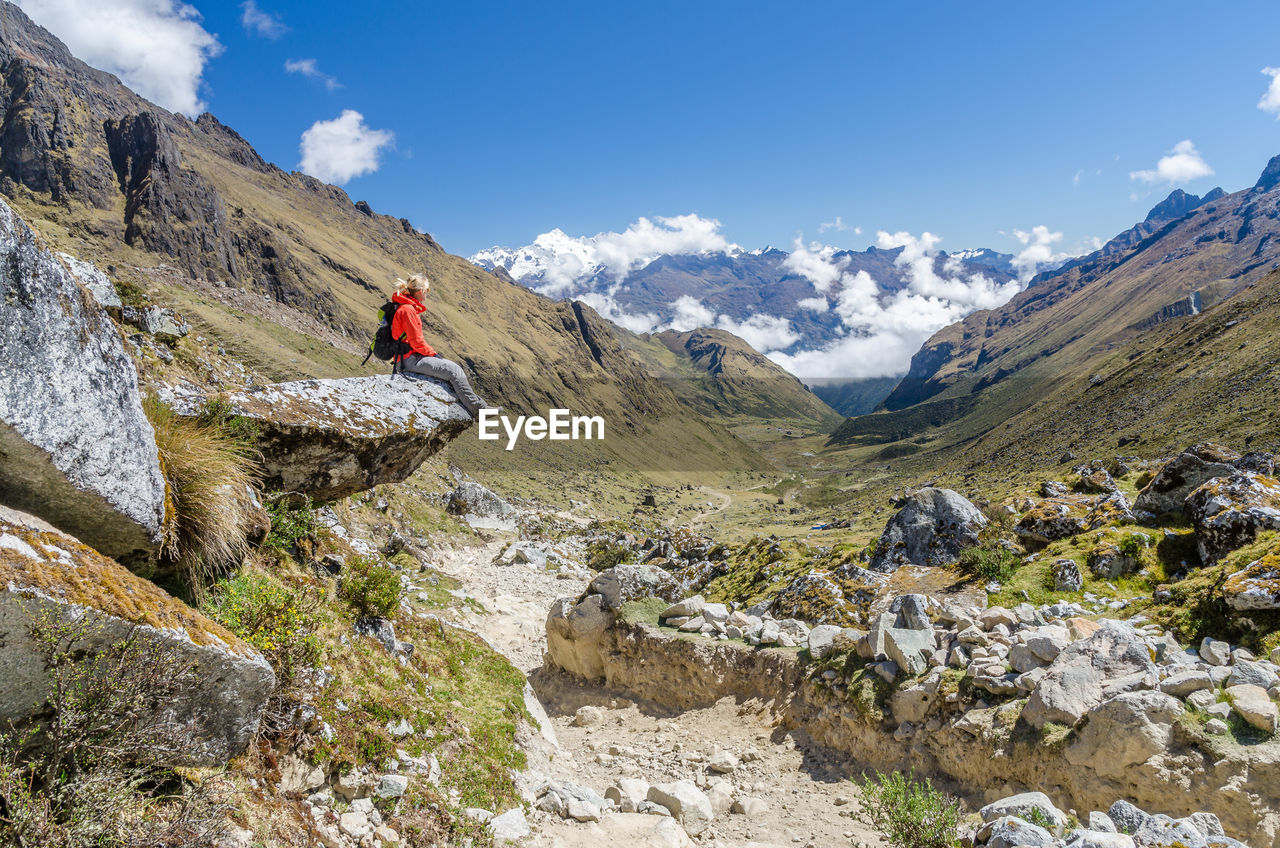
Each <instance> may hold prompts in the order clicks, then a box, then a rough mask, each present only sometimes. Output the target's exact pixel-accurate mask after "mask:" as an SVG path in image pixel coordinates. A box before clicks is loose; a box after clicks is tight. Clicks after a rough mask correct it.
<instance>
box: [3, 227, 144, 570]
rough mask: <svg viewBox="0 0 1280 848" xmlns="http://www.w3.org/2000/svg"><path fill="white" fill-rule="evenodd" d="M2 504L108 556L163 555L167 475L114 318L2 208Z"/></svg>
mask: <svg viewBox="0 0 1280 848" xmlns="http://www.w3.org/2000/svg"><path fill="white" fill-rule="evenodd" d="M0 258H2V259H3V261H0V362H3V363H4V366H3V367H0V457H3V461H0V503H4V504H7V505H8V506H11V507H13V508H15V509H19V510H23V511H24V512H28V513H31V514H34V515H38V516H40V517H41V518H43V519H45V520H46V521H48V522H49V523H51V524H53V525H54V526H56V527H59V528H61V529H62V530H65V531H67V532H68V533H71V534H72V535H74V536H75V537H76V538H78V539H80V540H82V541H83V542H84V543H85V544H87V545H90V546H92V547H94V548H96V549H97V550H99V551H101V552H102V553H104V554H106V555H108V556H111V557H115V558H116V559H118V560H120V561H122V562H125V563H134V562H141V561H143V560H145V559H147V558H148V557H149V556H150V555H151V554H153V553H154V552H155V551H156V550H157V549H158V548H159V543H160V535H161V527H162V524H163V521H164V478H163V476H162V475H161V473H160V459H159V455H158V453H157V451H156V444H155V433H154V432H153V431H152V429H151V424H150V423H149V422H148V421H147V417H146V415H144V414H143V412H142V403H141V399H140V397H139V394H138V375H137V372H136V371H135V370H134V366H133V361H132V360H131V359H130V358H129V355H128V354H127V353H126V352H125V348H124V342H123V341H122V340H121V338H120V333H119V332H118V331H117V329H116V327H115V325H114V324H113V323H112V322H111V319H110V318H109V317H107V315H106V313H105V312H104V311H103V309H102V307H101V306H100V305H99V304H98V302H97V301H96V300H95V299H94V297H93V296H92V295H91V294H90V293H89V292H88V291H87V290H86V289H85V288H84V287H82V286H81V285H80V284H79V283H77V281H76V278H75V276H74V275H73V274H72V273H71V271H70V270H68V268H67V266H66V265H65V264H63V262H62V261H61V260H59V259H58V258H57V257H55V256H53V254H51V253H50V252H49V251H48V250H46V249H45V248H44V247H43V246H42V245H41V243H40V241H39V239H38V238H37V237H36V235H35V234H34V233H32V231H31V230H30V229H29V228H28V227H27V225H26V224H24V223H23V222H22V220H21V219H20V218H19V217H18V216H17V215H16V214H14V212H13V210H12V209H10V208H9V207H8V206H7V205H5V204H4V203H3V202H0Z"/></svg>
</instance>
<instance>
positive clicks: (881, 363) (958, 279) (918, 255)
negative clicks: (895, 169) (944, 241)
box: [767, 230, 1053, 379]
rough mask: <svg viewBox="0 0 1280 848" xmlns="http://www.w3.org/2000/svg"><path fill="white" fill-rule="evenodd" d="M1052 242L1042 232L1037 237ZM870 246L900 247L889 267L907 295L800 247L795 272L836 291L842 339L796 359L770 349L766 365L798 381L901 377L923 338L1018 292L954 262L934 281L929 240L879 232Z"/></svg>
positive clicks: (1014, 285) (815, 247)
mask: <svg viewBox="0 0 1280 848" xmlns="http://www.w3.org/2000/svg"><path fill="white" fill-rule="evenodd" d="M1052 235H1053V234H1051V233H1048V232H1047V230H1046V235H1045V236H1043V237H1041V238H1042V239H1043V238H1049V237H1051V236H1052ZM1036 237H1037V236H1036V235H1035V231H1033V233H1032V234H1028V242H1031V241H1033V240H1035V239H1036ZM876 240H877V244H878V246H879V247H881V248H883V249H886V250H888V249H892V248H899V247H900V248H902V252H901V253H900V254H899V255H898V258H897V259H896V260H895V262H896V264H897V265H899V266H900V267H902V268H903V269H904V275H905V277H906V279H907V286H906V288H903V289H901V290H899V291H897V292H893V293H888V292H886V291H885V290H884V289H882V288H881V287H880V285H879V284H878V283H877V282H876V280H875V278H874V277H872V276H871V275H870V274H869V273H867V272H866V271H858V272H856V273H849V272H848V271H847V270H846V267H845V266H844V265H842V264H841V263H840V262H839V260H836V259H835V258H834V257H833V255H832V254H833V251H830V250H828V249H826V248H824V247H823V246H822V245H819V244H811V245H809V246H808V247H805V248H803V250H804V252H805V253H806V254H807V257H806V259H805V260H804V261H803V262H802V263H800V264H799V266H798V267H803V268H805V269H806V271H807V272H806V273H805V276H807V277H808V278H809V280H810V282H812V283H813V286H814V288H815V289H817V290H818V291H819V292H823V293H824V294H825V293H830V292H833V291H834V293H835V306H834V307H833V308H834V311H835V313H836V314H837V315H839V316H840V323H841V333H840V335H838V336H837V337H836V338H835V339H833V340H832V341H830V342H828V343H827V344H825V345H823V346H821V347H819V348H813V349H808V350H799V351H796V352H794V353H785V352H782V351H781V350H779V349H774V350H772V351H770V352H768V354H767V355H768V356H769V358H770V359H772V360H773V361H774V362H776V363H778V364H779V365H781V366H782V367H783V368H785V369H787V370H788V371H790V372H791V373H792V374H795V375H796V376H798V377H800V378H802V379H808V378H816V377H846V378H856V377H886V376H894V375H898V374H902V373H904V372H905V371H906V369H907V365H908V363H909V362H910V360H911V357H912V355H914V354H915V352H916V351H917V350H919V349H920V346H921V345H922V344H923V343H924V342H925V340H927V339H928V338H929V336H931V335H933V334H934V333H935V332H937V331H938V330H940V329H942V328H943V327H945V326H946V325H948V324H950V323H952V322H954V321H958V320H959V319H961V318H963V317H964V316H966V315H968V314H969V313H970V312H973V311H974V310H976V309H992V308H995V307H997V306H1000V305H1001V304H1003V303H1005V302H1007V301H1008V300H1009V298H1011V297H1013V296H1014V295H1015V294H1017V293H1018V292H1019V291H1020V290H1021V284H1020V283H1019V282H1018V281H1013V282H1009V283H1005V284H1003V285H998V284H996V283H995V282H993V281H992V280H991V279H989V278H988V277H986V276H985V275H983V274H980V273H975V274H969V275H967V276H966V275H965V274H964V272H963V266H962V265H961V263H959V262H950V261H948V262H945V263H943V268H942V271H943V273H941V274H939V273H938V270H937V267H936V266H937V258H938V257H937V253H938V252H937V249H936V245H937V244H938V242H939V241H940V240H941V239H939V238H938V237H937V236H935V235H933V234H932V233H922V234H921V235H920V236H919V237H916V236H913V235H912V234H911V233H907V232H898V233H887V232H883V231H882V232H880V233H878V234H877V236H876ZM797 251H799V247H798V248H797ZM833 274H835V279H833V278H832V275H833ZM825 299H826V298H825V297H824V298H823V300H824V301H825ZM807 302H808V301H806V304H807Z"/></svg>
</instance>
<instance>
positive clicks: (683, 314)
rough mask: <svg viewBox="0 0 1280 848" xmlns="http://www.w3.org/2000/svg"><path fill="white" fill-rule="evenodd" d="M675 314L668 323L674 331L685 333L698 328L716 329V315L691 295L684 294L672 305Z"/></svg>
mask: <svg viewBox="0 0 1280 848" xmlns="http://www.w3.org/2000/svg"><path fill="white" fill-rule="evenodd" d="M671 307H672V310H673V314H672V316H671V321H670V322H668V324H667V326H669V327H670V328H671V329H673V330H679V331H680V332H682V333H683V332H685V331H687V330H693V329H696V328H698V327H714V326H715V323H716V313H715V312H714V311H713V310H711V309H708V308H707V307H705V306H703V305H702V301H700V300H698V299H697V298H696V297H694V296H693V295H690V294H682V295H680V296H679V297H678V298H676V302H675V303H673V304H672V305H671Z"/></svg>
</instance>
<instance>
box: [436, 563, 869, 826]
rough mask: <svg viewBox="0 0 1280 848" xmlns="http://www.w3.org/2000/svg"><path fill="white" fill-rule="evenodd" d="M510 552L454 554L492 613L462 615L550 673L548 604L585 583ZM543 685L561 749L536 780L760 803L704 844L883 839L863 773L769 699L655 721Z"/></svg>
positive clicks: (541, 754) (602, 698) (514, 655)
mask: <svg viewBox="0 0 1280 848" xmlns="http://www.w3.org/2000/svg"><path fill="white" fill-rule="evenodd" d="M502 547H503V543H490V544H487V545H484V546H481V547H472V548H463V549H458V550H455V551H452V552H446V553H445V554H444V555H443V556H442V558H441V562H440V568H441V570H442V571H443V572H445V573H446V574H449V575H450V576H452V577H454V578H455V579H457V580H458V581H459V582H460V583H461V584H462V587H463V588H462V591H465V592H466V593H467V595H468V596H470V597H472V598H474V599H475V600H476V601H477V602H479V604H482V605H483V607H484V608H485V609H486V610H488V612H487V613H483V614H482V613H479V612H477V611H475V610H474V609H472V608H471V605H470V604H464V605H463V606H462V608H461V610H460V611H459V613H458V616H459V618H460V620H461V623H463V624H465V625H466V626H467V627H469V628H471V629H473V630H475V631H477V632H478V633H480V634H481V635H482V636H484V637H485V638H486V639H488V640H489V641H490V643H492V644H493V646H494V647H495V648H496V649H497V650H499V651H501V652H502V653H503V654H505V655H506V656H507V657H509V658H510V659H511V660H512V662H513V663H514V664H515V665H516V666H518V667H519V668H520V669H522V670H523V671H524V672H525V673H526V674H532V673H534V672H536V671H537V670H538V669H540V668H541V667H542V657H543V653H544V651H545V646H546V641H545V632H544V622H545V619H546V613H547V609H548V607H549V606H550V605H551V603H552V601H554V600H555V599H556V598H558V597H562V596H569V595H572V596H577V595H578V594H580V593H581V592H582V590H583V588H584V587H585V584H586V580H584V579H563V578H559V577H557V576H556V575H555V574H554V573H551V572H546V571H536V570H533V569H532V568H530V567H529V566H527V565H501V564H498V563H496V562H495V561H494V560H495V558H496V556H497V554H498V553H499V552H500V551H501V550H502ZM538 683H539V686H538V689H539V696H540V697H541V698H542V702H543V706H544V708H545V709H546V712H547V713H548V714H549V715H550V717H551V718H550V722H551V724H552V726H553V729H554V736H555V738H556V739H557V740H558V744H559V748H558V749H553V748H550V746H543V747H542V748H539V749H537V750H531V751H530V771H531V772H533V773H536V774H538V775H540V776H542V777H546V778H550V779H554V780H559V781H568V782H572V783H576V784H580V785H583V786H587V787H589V788H591V789H593V790H595V791H596V792H597V793H599V794H602V795H603V794H604V791H605V790H606V789H607V788H608V787H609V786H611V785H613V784H614V783H615V782H616V781H617V780H618V779H619V778H622V777H633V778H640V779H643V780H645V781H648V782H649V783H662V782H667V781H672V780H689V781H692V782H696V783H698V784H699V785H700V786H701V787H702V788H703V789H704V790H709V789H710V788H711V786H712V785H713V784H714V783H715V782H717V781H721V780H723V781H727V782H728V783H729V784H730V788H731V795H732V796H733V797H734V798H736V799H739V800H742V799H745V798H755V799H758V801H759V802H762V803H761V804H759V805H756V806H758V807H759V809H758V811H756V812H755V813H754V814H753V815H746V814H736V813H729V812H724V813H723V814H720V815H717V816H716V819H715V822H714V823H713V824H712V826H711V828H710V829H709V830H708V831H706V832H704V833H703V834H702V835H701V836H699V837H698V839H696V840H694V843H693V844H696V845H705V846H717V848H744V846H748V845H750V846H752V848H756V846H760V848H764V846H772V845H776V846H793V845H803V846H814V848H829V846H841V845H845V846H849V845H852V844H853V843H854V842H855V841H859V842H867V843H869V844H871V845H875V844H877V840H876V838H875V836H874V835H872V833H871V832H870V831H869V830H868V829H867V828H866V827H865V826H863V825H860V824H858V823H856V822H855V821H853V819H852V818H851V814H852V811H853V810H854V809H855V808H856V804H857V801H856V798H857V793H856V791H855V790H854V787H853V786H852V784H850V783H849V782H848V780H847V779H846V777H847V776H848V775H849V774H852V773H853V772H854V771H856V769H855V767H853V766H852V765H850V764H848V763H845V762H841V761H839V760H837V759H834V758H831V757H829V756H828V755H826V754H825V753H823V752H821V751H806V750H805V749H804V748H803V747H802V746H801V745H800V744H798V743H797V740H796V739H795V738H794V737H793V736H792V735H790V734H786V733H783V732H782V731H780V730H778V729H777V728H776V727H774V726H773V723H772V718H771V715H770V714H769V712H768V711H767V710H766V709H765V707H764V706H763V705H762V704H759V703H756V702H754V701H746V702H744V703H741V704H739V703H735V702H734V701H733V700H732V699H729V698H726V699H724V700H722V701H721V702H719V703H718V704H716V705H715V706H714V707H711V708H708V709H701V710H693V711H688V712H684V713H679V714H675V715H653V714H650V713H646V712H644V711H642V710H641V709H640V708H639V707H638V706H637V705H635V704H633V703H631V702H630V701H629V700H627V699H626V698H622V697H618V696H617V695H616V693H609V692H607V691H605V690H604V689H603V688H602V687H600V686H597V685H593V684H589V683H585V682H582V681H579V680H576V679H572V678H568V677H567V676H565V675H551V674H547V673H542V674H539V675H538ZM583 707H587V708H588V709H585V710H583V709H582V708H583ZM580 712H581V714H582V718H579V717H578V716H579V713H580ZM583 718H585V721H584V720H583ZM721 752H727V753H729V754H731V755H732V757H733V759H736V760H737V761H738V764H737V765H736V766H735V767H734V768H732V769H731V770H729V771H728V772H726V773H723V774H717V773H714V772H712V770H711V769H710V767H709V761H710V760H711V758H712V757H713V756H715V755H716V754H718V753H721ZM722 756H723V755H722ZM606 818H607V817H606ZM530 823H531V824H532V826H533V828H534V833H533V835H532V836H531V837H529V838H528V839H527V840H525V842H524V843H523V844H525V845H529V846H545V848H552V847H553V846H554V848H573V847H574V846H595V845H602V844H606V843H604V842H602V840H607V839H609V838H610V837H611V835H612V834H613V833H614V831H611V830H610V827H609V822H608V821H606V822H603V823H601V824H593V823H586V824H579V823H577V822H572V821H565V820H560V819H553V818H552V817H551V816H550V815H549V814H547V813H543V812H539V811H535V812H534V813H533V814H532V815H531V816H530ZM654 844H657V843H654ZM670 844H678V843H670ZM629 848H640V846H639V845H638V844H637V845H636V846H630V847H629Z"/></svg>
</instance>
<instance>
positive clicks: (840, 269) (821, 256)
mask: <svg viewBox="0 0 1280 848" xmlns="http://www.w3.org/2000/svg"><path fill="white" fill-rule="evenodd" d="M836 252H837V251H836V248H834V247H832V246H831V245H824V244H819V243H818V242H816V241H815V242H812V243H811V244H810V245H809V246H808V247H806V246H805V244H804V242H803V241H801V240H800V239H796V241H795V246H794V247H793V248H792V251H791V254H790V255H789V256H788V257H787V258H786V259H784V260H782V268H783V270H785V271H790V272H791V273H793V274H799V275H800V276H801V277H808V278H809V282H811V283H813V287H814V288H815V289H817V290H818V291H820V292H825V291H827V290H828V289H830V288H831V286H832V285H834V284H835V283H836V282H837V281H838V280H839V279H840V277H841V275H843V274H844V270H845V268H847V267H848V266H849V257H848V256H841V257H839V258H837V257H836V255H835V254H836Z"/></svg>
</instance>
